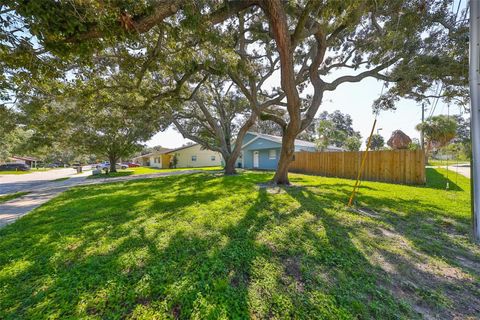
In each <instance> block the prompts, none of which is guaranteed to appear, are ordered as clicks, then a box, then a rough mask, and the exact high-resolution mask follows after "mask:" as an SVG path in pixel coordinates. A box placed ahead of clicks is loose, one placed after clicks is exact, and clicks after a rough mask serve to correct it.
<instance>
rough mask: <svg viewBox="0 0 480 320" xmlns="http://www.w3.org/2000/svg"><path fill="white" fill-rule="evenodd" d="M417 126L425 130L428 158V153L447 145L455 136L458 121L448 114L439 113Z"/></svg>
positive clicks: (418, 128)
mask: <svg viewBox="0 0 480 320" xmlns="http://www.w3.org/2000/svg"><path fill="white" fill-rule="evenodd" d="M415 128H416V129H417V130H418V131H422V130H423V134H424V136H425V156H426V159H428V155H429V154H430V152H431V151H432V150H434V149H439V148H441V147H443V146H445V145H447V144H448V143H449V142H450V141H451V140H452V139H453V138H455V135H456V132H457V123H456V122H455V120H454V119H452V118H450V117H448V116H446V115H439V116H434V117H429V118H428V119H427V120H426V121H425V122H423V123H419V124H417V126H416V127H415Z"/></svg>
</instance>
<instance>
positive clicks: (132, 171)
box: [88, 167, 223, 179]
mask: <svg viewBox="0 0 480 320" xmlns="http://www.w3.org/2000/svg"><path fill="white" fill-rule="evenodd" d="M185 170H202V171H219V170H223V168H222V167H199V168H177V169H158V168H152V167H135V168H128V169H124V170H118V171H117V172H111V173H109V174H108V175H106V174H104V173H102V174H98V175H92V176H89V177H88V179H99V178H115V177H125V176H131V175H141V174H152V173H165V172H175V171H185Z"/></svg>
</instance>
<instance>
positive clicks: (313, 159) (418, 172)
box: [289, 150, 425, 184]
mask: <svg viewBox="0 0 480 320" xmlns="http://www.w3.org/2000/svg"><path fill="white" fill-rule="evenodd" d="M364 153H365V151H354V152H306V151H302V152H296V153H295V160H294V161H293V162H292V163H291V164H290V168H289V171H291V172H299V173H310V174H316V175H321V176H327V177H339V178H349V179H356V178H357V175H358V170H360V164H361V162H362V158H363V156H364ZM362 180H370V181H384V182H391V183H401V184H424V183H425V155H424V152H423V150H386V151H368V155H367V159H366V162H365V167H364V168H363V173H362Z"/></svg>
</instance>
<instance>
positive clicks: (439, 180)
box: [425, 168, 463, 191]
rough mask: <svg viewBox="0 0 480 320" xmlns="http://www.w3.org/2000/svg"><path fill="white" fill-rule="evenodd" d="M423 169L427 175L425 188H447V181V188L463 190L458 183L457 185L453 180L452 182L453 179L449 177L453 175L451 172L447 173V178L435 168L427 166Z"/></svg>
mask: <svg viewBox="0 0 480 320" xmlns="http://www.w3.org/2000/svg"><path fill="white" fill-rule="evenodd" d="M425 170H426V175H427V184H426V188H432V189H442V190H445V189H446V188H447V183H448V185H449V190H451V191H463V189H462V188H461V187H460V186H459V185H457V184H456V183H455V182H453V180H452V179H451V177H452V176H454V175H455V174H454V173H453V172H451V173H450V174H449V177H448V178H447V175H446V174H442V173H441V172H439V171H438V170H437V169H434V168H427V169H425Z"/></svg>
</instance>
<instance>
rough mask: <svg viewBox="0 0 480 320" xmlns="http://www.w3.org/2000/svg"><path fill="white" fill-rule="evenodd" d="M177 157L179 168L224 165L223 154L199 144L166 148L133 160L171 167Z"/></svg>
mask: <svg viewBox="0 0 480 320" xmlns="http://www.w3.org/2000/svg"><path fill="white" fill-rule="evenodd" d="M174 157H176V158H177V164H176V167H177V168H193V167H213V166H221V165H223V158H222V155H221V154H220V153H218V152H215V151H212V150H208V149H205V148H203V147H202V146H200V145H199V144H192V145H188V146H183V147H180V148H176V149H164V148H162V149H161V150H157V151H154V152H152V153H148V154H144V155H141V156H138V157H135V158H133V159H132V160H133V162H135V163H137V164H139V165H141V166H145V167H155V168H164V169H165V168H170V167H171V165H172V164H173V158H174Z"/></svg>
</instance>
